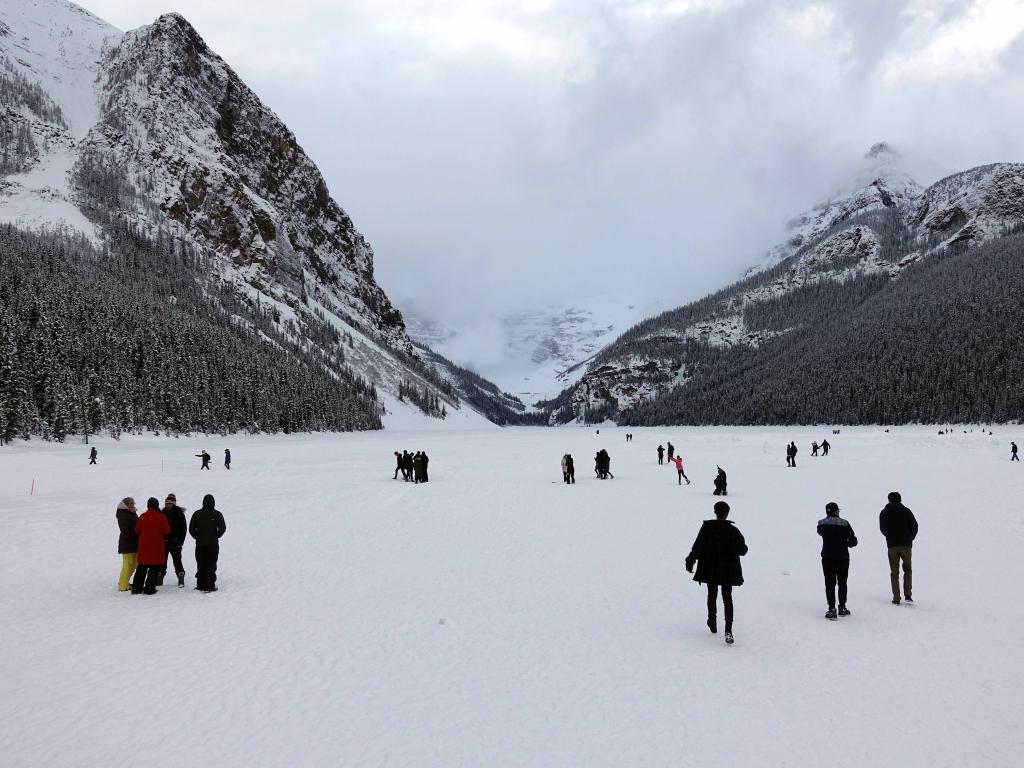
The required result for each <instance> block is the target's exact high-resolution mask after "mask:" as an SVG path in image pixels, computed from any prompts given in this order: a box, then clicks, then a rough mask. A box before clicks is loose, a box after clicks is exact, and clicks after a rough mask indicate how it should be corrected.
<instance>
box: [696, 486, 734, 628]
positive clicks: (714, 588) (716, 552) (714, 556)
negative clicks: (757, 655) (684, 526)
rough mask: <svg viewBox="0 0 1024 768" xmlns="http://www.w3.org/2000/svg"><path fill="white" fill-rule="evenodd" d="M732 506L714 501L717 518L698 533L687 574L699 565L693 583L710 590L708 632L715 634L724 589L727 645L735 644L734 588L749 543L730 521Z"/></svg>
mask: <svg viewBox="0 0 1024 768" xmlns="http://www.w3.org/2000/svg"><path fill="white" fill-rule="evenodd" d="M728 516H729V505H728V504H726V503H725V502H724V501H717V502H715V519H714V520H705V521H704V522H703V523H702V524H701V527H700V531H699V532H698V533H697V538H696V539H695V540H694V542H693V547H691V548H690V554H689V555H687V557H686V571H687V573H693V572H694V571H693V567H694V565H695V564H696V566H697V572H696V573H695V574H694V576H693V580H694V581H696V582H697V583H698V584H707V587H708V629H710V630H711V633H712V634H715V633H717V632H718V615H717V614H718V609H717V604H718V590H719V588H721V590H722V603H723V606H724V608H725V642H727V643H729V644H730V645H732V642H733V635H732V622H733V606H732V588H733V587H738V586H740V585H742V584H743V568H742V567H741V565H740V557H742V556H743V555H745V554H747V543H746V542H745V541H744V540H743V534H742V533H740V530H739V528H737V527H736V526H734V525H733V524H732V522H731V521H729V520H726V518H727V517H728Z"/></svg>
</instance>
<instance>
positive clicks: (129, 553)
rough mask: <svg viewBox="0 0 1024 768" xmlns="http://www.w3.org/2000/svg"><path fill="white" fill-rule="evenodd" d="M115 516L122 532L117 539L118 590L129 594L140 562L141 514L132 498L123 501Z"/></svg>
mask: <svg viewBox="0 0 1024 768" xmlns="http://www.w3.org/2000/svg"><path fill="white" fill-rule="evenodd" d="M115 514H116V516H117V528H118V530H119V531H120V532H121V533H120V535H119V536H118V537H117V553H118V554H119V555H120V556H121V575H120V576H119V577H118V579H117V589H118V591H119V592H127V591H128V590H129V589H130V588H131V585H130V582H131V579H132V574H134V573H135V568H136V566H137V565H138V562H139V559H138V551H139V534H137V533H136V532H135V524H136V523H137V522H139V513H138V512H136V511H135V499H133V498H132V497H131V496H126V497H125V498H123V499H121V501H120V502H119V503H118V505H117V512H116V513H115Z"/></svg>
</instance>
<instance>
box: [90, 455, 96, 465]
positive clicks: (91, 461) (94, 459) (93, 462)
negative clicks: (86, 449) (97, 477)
mask: <svg viewBox="0 0 1024 768" xmlns="http://www.w3.org/2000/svg"><path fill="white" fill-rule="evenodd" d="M89 463H90V464H95V463H96V457H95V456H90V457H89Z"/></svg>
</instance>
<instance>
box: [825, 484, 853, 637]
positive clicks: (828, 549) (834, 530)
mask: <svg viewBox="0 0 1024 768" xmlns="http://www.w3.org/2000/svg"><path fill="white" fill-rule="evenodd" d="M818 535H819V536H821V571H822V573H823V574H824V576H825V599H826V600H828V612H827V613H826V614H825V618H826V619H833V620H834V619H836V618H838V617H839V616H849V615H850V612H849V611H848V610H847V609H846V579H847V576H849V574H850V547H856V546H857V536H856V535H855V534H854V532H853V526H852V525H850V523H849V522H847V521H846V520H844V519H843V518H841V517H840V516H839V505H838V504H836V503H835V502H834V501H830V502H829V503H828V504H826V505H825V517H824V518H823V519H821V520H819V521H818ZM837 584H838V585H839V613H838V614H837V613H836V585H837Z"/></svg>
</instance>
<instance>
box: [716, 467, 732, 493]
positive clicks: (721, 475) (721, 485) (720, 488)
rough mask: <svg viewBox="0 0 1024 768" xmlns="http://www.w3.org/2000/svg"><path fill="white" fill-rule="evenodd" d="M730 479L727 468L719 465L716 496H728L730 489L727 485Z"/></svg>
mask: <svg viewBox="0 0 1024 768" xmlns="http://www.w3.org/2000/svg"><path fill="white" fill-rule="evenodd" d="M727 483H728V479H727V478H726V476H725V470H724V469H722V468H721V467H718V474H717V475H715V493H714V495H715V496H728V495H729V491H728V487H727Z"/></svg>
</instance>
